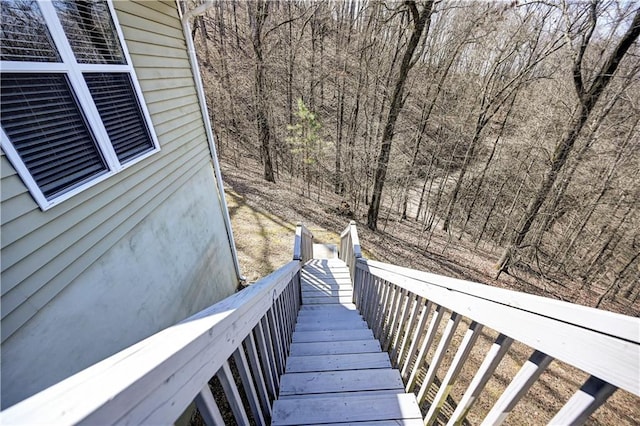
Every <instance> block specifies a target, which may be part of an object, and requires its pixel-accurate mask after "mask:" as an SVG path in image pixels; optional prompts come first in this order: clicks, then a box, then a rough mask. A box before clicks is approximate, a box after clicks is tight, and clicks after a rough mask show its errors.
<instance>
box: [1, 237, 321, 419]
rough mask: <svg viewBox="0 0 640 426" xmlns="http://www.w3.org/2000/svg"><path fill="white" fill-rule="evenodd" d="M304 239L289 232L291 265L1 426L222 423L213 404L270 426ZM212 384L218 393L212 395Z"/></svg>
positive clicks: (56, 389) (28, 404)
mask: <svg viewBox="0 0 640 426" xmlns="http://www.w3.org/2000/svg"><path fill="white" fill-rule="evenodd" d="M312 238H313V237H312V235H311V233H309V232H308V231H306V230H305V229H304V227H303V226H301V225H300V226H298V230H297V232H296V242H295V246H296V247H302V248H301V249H298V248H296V250H297V251H296V254H295V255H294V257H296V260H293V261H291V262H289V263H287V264H286V265H284V266H282V267H281V268H280V269H278V270H277V271H275V272H273V273H272V274H270V275H268V276H267V277H265V278H263V279H261V280H260V281H258V282H257V283H255V284H253V285H251V286H250V287H248V288H246V289H244V290H242V291H240V292H238V293H236V294H234V295H232V296H230V297H228V298H226V299H224V300H222V301H221V302H219V303H217V304H215V305H213V306H211V307H209V308H207V309H205V310H203V311H201V312H199V313H197V314H196V315H193V316H192V317H190V318H187V319H186V320H184V321H182V322H181V323H179V324H176V325H174V326H172V327H169V328H167V329H165V330H163V331H161V332H159V333H157V334H155V335H153V336H151V337H149V338H147V339H145V340H143V341H141V342H139V343H137V344H135V345H133V346H131V347H129V348H127V349H125V350H123V351H122V352H119V353H117V354H115V355H113V356H111V357H109V358H107V359H105V360H103V361H101V362H99V363H97V364H95V365H93V366H91V367H89V368H87V369H86V370H83V371H81V372H79V373H78V374H76V375H74V376H71V377H69V378H68V379H66V380H64V381H62V382H60V383H58V384H56V385H54V386H52V387H50V388H48V389H45V390H44V391H42V392H40V393H38V394H36V395H34V396H32V397H30V398H28V399H26V400H24V401H22V402H20V403H18V404H16V405H14V406H12V407H10V408H8V409H7V410H5V411H3V412H2V413H0V424H91V425H107V424H116V423H118V424H172V423H173V422H175V421H176V419H178V417H179V416H180V415H181V414H182V413H183V412H184V411H185V410H186V409H187V407H189V405H190V404H191V402H193V401H195V403H196V406H197V407H198V410H199V412H200V414H201V415H202V417H203V418H204V420H205V422H206V423H207V424H209V425H214V424H216V425H222V424H225V421H224V419H223V417H222V415H221V412H220V409H219V408H218V405H217V403H216V401H218V402H224V403H225V404H226V405H228V406H229V407H230V410H231V412H232V413H233V416H234V418H235V421H236V422H237V423H238V424H249V419H251V420H253V422H255V424H259V425H265V424H269V421H270V418H271V406H272V403H273V400H274V399H275V398H276V397H277V395H278V389H279V380H280V376H281V375H282V374H283V373H284V368H285V360H286V357H287V354H288V353H289V347H290V345H291V336H292V333H293V329H294V327H295V321H296V316H297V312H298V310H299V307H300V301H301V299H300V269H301V266H302V262H300V260H299V259H303V258H305V256H308V255H309V253H310V251H309V247H312V245H313V242H312V241H311V239H312ZM301 253H302V254H301ZM301 256H302V257H301ZM234 373H237V374H234ZM214 376H216V377H217V379H218V381H219V383H220V385H221V387H222V390H223V392H220V394H219V395H216V396H215V397H214V395H213V394H212V392H211V390H210V387H209V382H210V380H211V379H212V378H213V377H214ZM236 377H238V379H236ZM240 392H242V393H243V394H244V395H245V396H246V399H247V400H248V408H246V407H245V405H244V404H243V402H242V399H241V397H240ZM224 400H226V401H224Z"/></svg>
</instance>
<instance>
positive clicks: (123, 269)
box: [0, 2, 237, 408]
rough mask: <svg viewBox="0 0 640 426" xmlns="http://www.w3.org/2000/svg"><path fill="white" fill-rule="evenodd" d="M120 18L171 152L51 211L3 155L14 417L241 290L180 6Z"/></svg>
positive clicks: (131, 9) (163, 143)
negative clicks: (22, 406)
mask: <svg viewBox="0 0 640 426" xmlns="http://www.w3.org/2000/svg"><path fill="white" fill-rule="evenodd" d="M114 7H115V9H116V12H117V17H118V20H119V22H120V26H121V28H122V31H123V34H124V37H125V42H126V44H127V47H128V49H129V53H130V55H131V59H132V62H133V65H134V68H135V71H136V75H137V77H138V81H139V84H140V86H141V89H142V92H143V96H144V98H145V101H146V104H147V108H148V110H149V113H150V116H151V120H152V123H153V126H154V129H155V132H156V134H157V136H158V141H159V143H160V147H161V150H160V152H158V153H156V154H154V155H152V156H150V157H149V158H147V159H145V160H143V161H141V162H140V163H138V164H136V165H133V166H131V167H129V168H127V169H126V170H124V171H122V172H120V173H118V174H116V175H114V176H112V177H110V178H109V179H106V180H105V181H103V182H100V183H99V184H96V185H94V186H92V187H91V188H89V189H87V190H85V191H83V192H81V193H80V194H78V195H75V196H74V197H72V198H70V199H69V200H66V201H65V202H62V203H60V204H59V205H57V206H55V207H52V208H51V209H49V210H47V211H44V212H43V211H41V210H40V209H39V207H38V206H37V204H36V203H35V201H34V200H33V198H32V197H31V195H30V194H29V192H28V190H27V188H26V187H25V185H24V184H23V183H22V180H21V179H20V178H19V176H18V175H17V174H16V172H15V170H14V168H13V167H12V166H11V164H10V163H9V161H8V160H7V158H6V156H5V155H4V153H2V155H1V157H0V168H1V180H0V190H1V192H0V193H1V199H2V209H1V214H0V216H1V217H0V219H1V226H2V229H1V233H0V240H1V243H2V251H1V269H2V277H1V278H2V279H1V287H2V299H1V303H2V309H1V312H2V359H3V361H2V376H3V380H2V407H3V408H4V407H6V406H8V405H11V404H13V403H15V402H17V401H19V400H20V399H22V398H24V397H26V396H29V395H31V394H32V393H35V392H37V391H39V390H41V389H43V388H44V387H46V386H49V385H51V384H53V383H55V382H56V381H58V380H61V379H62V378H64V377H66V376H68V375H70V374H72V373H74V372H76V371H79V370H80V369H82V368H84V367H87V366H88V365H90V364H92V363H94V362H96V361H98V360H100V359H102V358H104V357H106V356H108V355H111V354H112V353H114V352H117V351H118V350H120V349H122V348H124V347H126V346H128V345H130V344H132V343H134V342H135V341H137V340H140V339H142V338H144V337H147V336H148V335H150V334H153V333H154V332H156V331H158V330H160V329H162V328H164V327H166V326H168V325H171V324H173V323H175V322H177V321H179V320H180V319H182V318H184V317H186V316H188V315H190V314H191V313H193V312H196V311H198V310H200V309H202V308H204V307H205V306H208V305H210V304H212V303H214V302H215V301H217V300H220V299H221V298H223V297H225V296H227V295H229V294H230V293H232V292H233V291H234V290H235V287H236V284H237V277H236V275H235V270H234V266H233V259H232V255H231V248H230V246H229V240H228V237H227V233H226V228H225V226H224V219H223V211H222V207H221V205H220V202H219V199H218V197H219V195H218V193H217V190H216V182H215V176H214V172H213V168H212V164H211V156H210V155H211V154H210V152H209V147H208V143H207V139H206V132H205V128H204V123H203V121H202V116H201V112H200V107H199V104H198V98H197V95H196V91H195V87H194V79H193V75H192V73H191V64H190V62H189V59H188V56H187V51H186V43H185V40H184V36H183V32H182V26H181V22H180V20H179V17H178V12H177V10H176V6H175V3H173V2H114ZM185 206H190V207H189V209H187V210H185ZM189 212H192V215H191V216H190V214H189ZM176 217H178V218H181V219H180V221H179V222H176ZM193 227H197V228H198V229H192V228H193ZM158 229H162V230H163V232H159V231H158ZM141 236H146V237H145V238H144V244H146V245H144V246H140V242H139V243H138V245H137V247H138V252H135V250H134V249H133V246H132V244H133V242H134V241H138V240H140V238H141ZM169 241H172V242H173V243H171V244H168V243H167V244H165V243H166V242H169ZM178 242H182V243H184V242H188V247H184V246H182V247H181V244H178ZM140 247H143V248H144V249H141V248H140ZM134 252H135V253H137V254H136V256H137V257H136V256H133V255H132V253H134ZM187 253H188V256H187ZM132 256H133V257H132ZM101 288H109V289H110V291H109V293H108V295H109V296H110V297H105V294H103V293H101V290H100V289H101ZM149 292H150V293H149ZM151 293H153V294H151ZM92 294H93V295H102V296H101V297H97V296H96V297H92V296H91V295H92ZM145 294H148V296H146V297H145ZM118 301H120V303H118ZM114 306H117V309H114ZM141 306H144V309H143V310H142V311H141ZM154 311H157V312H154ZM65 312H66V313H67V314H65ZM141 312H146V313H144V314H143V313H141ZM148 312H152V313H151V314H149V313H148ZM83 315H84V319H83ZM95 315H97V316H99V319H100V322H96V321H95ZM87 318H91V319H92V320H87ZM136 318H138V319H136ZM102 323H105V326H106V328H107V331H104V330H101V329H100V326H99V324H102ZM57 324H58V325H57ZM45 330H46V331H47V334H46V335H43V331H45ZM108 330H110V331H108ZM68 336H73V340H71V341H67V340H69V338H68ZM96 339H98V340H96ZM56 341H59V342H66V343H64V344H62V343H60V344H55V342H56ZM47 342H48V343H47ZM45 343H46V345H45ZM40 345H42V346H40ZM39 347H42V350H39ZM44 370H52V371H44Z"/></svg>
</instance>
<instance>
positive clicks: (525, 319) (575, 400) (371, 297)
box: [341, 225, 640, 425]
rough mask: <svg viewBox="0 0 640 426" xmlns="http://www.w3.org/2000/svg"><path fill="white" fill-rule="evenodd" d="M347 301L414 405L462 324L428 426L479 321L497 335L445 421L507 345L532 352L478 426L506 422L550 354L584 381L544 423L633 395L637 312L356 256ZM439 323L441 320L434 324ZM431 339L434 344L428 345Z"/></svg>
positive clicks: (474, 394)
mask: <svg viewBox="0 0 640 426" xmlns="http://www.w3.org/2000/svg"><path fill="white" fill-rule="evenodd" d="M350 226H351V225H350ZM351 233H352V231H351V229H350V227H349V228H348V229H347V230H345V232H344V233H343V235H342V236H343V240H342V242H346V241H348V238H349V236H348V235H351ZM341 248H343V244H341ZM341 258H343V257H342V253H341ZM347 258H348V256H345V257H344V258H343V260H345V259H347ZM345 261H347V260H345ZM354 303H355V304H356V306H357V307H358V309H359V310H360V312H361V313H362V315H363V317H364V318H365V320H366V321H367V322H368V323H369V325H370V327H371V328H372V329H373V330H374V335H375V336H376V337H377V338H378V339H380V342H381V344H382V347H383V349H384V350H388V351H389V352H390V357H391V361H392V363H393V364H394V366H396V367H397V368H399V369H400V370H401V373H402V376H403V379H404V380H405V383H406V391H407V392H411V391H412V390H413V389H414V388H415V387H416V386H418V385H419V386H420V387H419V391H418V392H417V397H418V403H419V404H420V405H422V403H423V402H424V401H425V400H426V398H427V393H428V391H429V388H430V387H431V385H432V384H433V382H434V381H435V376H436V373H437V371H438V368H439V367H440V365H441V364H442V363H443V361H444V359H445V355H446V353H447V352H448V351H454V348H452V346H453V344H452V341H453V337H454V334H455V331H456V329H457V328H458V326H459V325H460V324H461V322H462V319H463V318H465V317H466V318H467V319H468V320H469V321H468V322H470V325H469V326H468V330H467V331H466V334H465V335H464V338H463V339H462V341H461V342H460V343H459V344H458V348H457V350H455V356H454V358H453V360H452V361H451V363H450V365H449V367H448V370H447V373H446V375H445V376H444V377H443V378H442V380H441V383H440V385H439V389H438V391H437V394H436V395H435V397H434V398H433V401H432V402H431V404H430V405H429V409H428V412H427V413H426V418H425V421H426V423H427V424H430V423H432V422H433V421H434V420H435V419H436V418H437V416H438V414H439V411H440V409H441V407H442V405H443V403H444V401H445V400H446V398H447V396H448V393H449V391H450V390H451V388H452V385H453V383H454V382H455V380H456V378H457V376H458V375H459V373H460V371H461V369H462V366H463V365H464V363H465V361H466V360H467V359H468V357H469V356H470V354H471V352H472V351H473V350H474V345H475V342H476V340H477V339H478V336H479V335H480V333H481V331H482V329H483V327H489V328H492V329H493V330H495V331H497V332H498V333H499V336H498V338H497V339H496V341H495V342H494V344H493V346H492V347H491V349H490V350H489V352H487V353H486V355H485V354H480V355H481V356H484V362H483V363H482V365H481V366H480V368H479V369H478V371H477V372H476V374H475V376H474V377H473V379H472V380H471V382H470V383H469V385H468V387H467V389H466V391H465V393H464V395H463V397H462V398H461V400H460V401H458V405H457V408H456V409H455V411H454V412H453V414H452V416H451V418H450V420H449V423H447V424H448V425H454V424H460V423H461V422H462V421H463V420H464V418H465V417H466V414H467V413H468V412H469V410H470V409H471V407H472V405H473V403H474V402H475V401H476V400H477V399H478V395H479V394H480V393H481V392H482V391H483V389H484V386H485V385H486V383H487V381H488V380H489V379H490V378H491V377H492V375H493V373H494V371H495V370H496V368H497V367H498V365H499V363H500V361H501V360H502V359H503V357H504V355H505V354H506V353H507V352H508V350H509V348H510V346H511V344H512V342H514V341H518V342H522V343H524V344H526V345H528V346H530V347H531V348H533V350H534V352H533V354H532V355H531V357H530V358H529V360H528V361H527V362H526V363H525V364H524V365H523V367H522V368H521V370H520V372H519V373H518V374H517V375H516V376H515V377H514V378H513V380H512V381H511V383H510V384H509V385H508V386H507V388H506V389H505V390H504V392H503V393H502V395H501V396H500V398H499V399H498V400H497V401H496V403H495V405H494V407H493V408H492V409H491V410H490V411H489V413H488V414H487V416H486V418H485V419H484V421H483V424H500V423H501V422H502V421H504V419H505V418H506V417H507V415H508V413H509V412H510V411H511V410H512V409H513V407H514V406H515V404H516V403H517V402H518V401H519V399H520V398H521V397H522V396H523V395H524V394H525V393H526V391H527V390H528V389H529V388H530V386H531V385H533V383H535V381H536V380H537V379H538V377H539V376H540V375H541V374H542V373H543V372H544V371H545V369H546V368H547V366H548V365H549V364H550V363H551V361H552V360H553V359H558V360H560V361H564V362H567V363H568V364H571V365H573V366H575V367H577V368H579V369H581V370H583V371H584V372H586V373H588V374H589V375H590V377H589V378H588V379H587V380H586V382H585V383H584V385H583V386H582V388H581V389H579V390H578V391H577V392H576V393H575V394H574V396H573V397H572V398H571V399H570V400H569V401H567V403H566V404H565V405H564V406H563V407H562V409H561V410H560V411H559V412H558V413H557V414H556V416H555V417H554V418H553V420H552V421H551V423H552V424H574V423H581V422H584V421H585V420H586V419H587V418H588V416H590V415H591V413H593V411H595V409H597V408H598V407H599V406H600V405H601V404H603V403H604V401H605V400H606V399H607V397H609V396H610V395H611V394H612V393H613V392H614V391H615V390H616V389H617V388H621V389H624V390H627V391H629V392H631V393H633V394H635V395H640V382H639V381H638V377H640V365H639V364H638V354H639V353H640V336H639V335H638V330H640V320H639V319H637V318H632V317H628V316H625V315H619V314H614V313H611V312H606V311H601V310H598V309H593V308H588V307H584V306H580V305H575V304H571V303H567V302H562V301H558V300H553V299H548V298H544V297H539V296H533V295H528V294H525V293H520V292H515V291H510V290H504V289H500V288H495V287H491V286H486V285H483V284H479V283H473V282H469V281H464V280H458V279H453V278H448V277H444V276H440V275H436V274H431V273H427V272H421V271H416V270H412V269H409V268H403V267H399V266H395V265H390V264H386V263H382V262H376V261H372V260H367V259H364V258H360V259H357V260H356V271H355V277H354ZM447 312H449V314H448V315H447ZM447 317H448V319H447ZM441 323H444V325H445V326H444V327H439V325H440V324H441ZM434 345H435V346H436V347H435V350H431V351H430V348H431V349H432V347H433V346H434ZM429 355H430V359H427V358H428V356H429ZM425 370H426V372H425ZM419 372H422V373H419ZM423 376H424V379H423V380H422V382H421V383H418V382H419V380H418V378H419V377H423Z"/></svg>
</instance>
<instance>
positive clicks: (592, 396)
mask: <svg viewBox="0 0 640 426" xmlns="http://www.w3.org/2000/svg"><path fill="white" fill-rule="evenodd" d="M616 389H617V388H616V387H615V386H613V385H612V384H611V383H607V382H605V381H604V380H600V379H598V378H597V377H595V376H589V378H588V379H587V381H586V382H585V383H584V384H583V385H582V387H581V388H580V389H579V390H578V392H576V393H575V394H573V396H572V397H571V399H569V401H567V403H566V404H564V406H563V407H562V408H561V409H560V411H558V413H557V414H556V415H555V416H554V417H553V419H551V421H550V422H549V424H552V425H581V424H583V423H584V422H585V421H586V420H587V419H588V418H589V416H590V415H591V414H592V413H593V412H594V411H596V410H597V409H598V407H600V406H601V405H602V404H604V402H605V401H606V400H607V398H609V397H610V396H611V395H612V394H613V393H614V392H615V391H616Z"/></svg>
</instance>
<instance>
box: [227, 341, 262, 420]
mask: <svg viewBox="0 0 640 426" xmlns="http://www.w3.org/2000/svg"><path fill="white" fill-rule="evenodd" d="M233 359H234V361H235V362H236V367H237V368H238V373H240V381H241V382H242V387H243V388H244V394H245V395H246V397H247V399H248V400H249V407H251V413H252V414H253V419H254V420H255V421H256V422H257V423H258V424H259V425H266V424H267V422H265V420H264V416H263V415H262V410H261V409H260V400H259V399H258V393H257V392H256V388H255V386H254V385H253V378H252V377H251V371H250V370H249V364H248V363H247V358H246V357H245V355H244V349H243V348H242V345H240V347H238V349H236V351H235V352H234V353H233Z"/></svg>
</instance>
